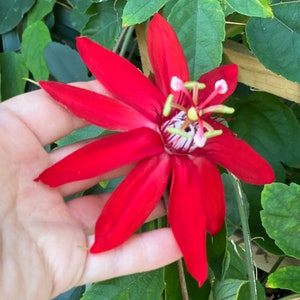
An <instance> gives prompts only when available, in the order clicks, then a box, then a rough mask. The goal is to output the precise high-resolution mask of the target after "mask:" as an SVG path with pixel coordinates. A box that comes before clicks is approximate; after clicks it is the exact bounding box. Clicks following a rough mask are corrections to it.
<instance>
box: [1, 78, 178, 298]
mask: <svg viewBox="0 0 300 300" xmlns="http://www.w3.org/2000/svg"><path fill="white" fill-rule="evenodd" d="M78 85H79V86H81V87H84V88H87V89H91V90H97V91H98V92H99V90H101V89H102V88H101V86H99V83H96V82H86V83H80V84H78ZM101 92H102V93H103V91H101ZM0 124H1V127H0V128H1V130H0V180H1V184H2V191H1V202H0V226H1V235H0V238H1V261H0V276H1V277H0V290H1V295H2V297H4V298H5V299H24V300H26V299H39V300H42V299H49V298H52V297H55V296H57V295H58V294H60V293H62V292H64V291H66V290H68V289H70V288H71V287H73V286H77V285H81V284H85V283H88V282H95V281H102V280H106V279H109V278H112V277H117V276H122V275H125V274H130V273H136V272H142V271H147V270H151V269H155V268H158V267H160V266H163V265H166V264H168V263H171V262H172V261H174V260H176V259H178V258H179V257H180V255H181V254H180V251H179V249H178V246H177V244H176V242H175V240H174V238H173V235H172V233H171V230H170V229H160V230H155V231H153V232H147V233H143V234H139V235H135V236H133V237H132V238H131V239H130V240H128V241H127V242H126V243H124V244H123V245H121V246H120V247H118V248H115V249H113V250H111V251H107V252H104V253H100V254H96V255H95V254H90V253H89V251H88V250H87V249H88V248H89V247H90V246H91V245H92V243H93V228H94V224H95V222H96V219H97V218H98V216H99V214H100V212H101V209H102V207H103V205H104V204H105V201H106V200H107V199H108V197H109V194H104V195H90V196H84V197H79V198H76V199H74V200H72V201H69V202H67V203H65V202H64V201H63V197H64V196H67V195H70V194H74V193H75V192H78V191H81V190H84V189H86V188H87V187H89V186H92V185H93V184H95V183H96V182H97V181H99V180H107V179H112V178H114V177H117V176H120V175H124V174H126V173H127V172H128V170H129V169H130V166H127V167H125V168H122V169H119V170H116V171H113V172H110V173H109V174H105V176H102V177H99V178H96V179H93V180H85V181H81V182H76V183H70V184H66V185H64V186H62V187H60V188H56V189H53V188H49V187H48V186H46V185H44V184H42V183H38V182H34V181H33V179H34V178H35V177H36V176H37V175H38V174H39V173H40V172H41V171H42V170H44V169H45V168H47V167H49V166H50V165H51V164H52V163H54V162H55V161H58V160H59V159H61V158H62V157H63V156H65V155H66V154H68V153H70V152H72V151H74V149H76V148H78V147H79V145H71V146H67V147H64V148H62V149H59V150H56V151H54V152H52V153H50V154H49V153H47V152H46V151H45V150H44V146H45V145H47V144H49V143H52V142H54V141H55V140H57V139H59V138H61V137H63V136H65V135H67V134H68V133H70V132H72V131H73V130H74V129H77V128H79V127H82V126H85V125H87V124H86V122H85V121H83V120H80V119H78V118H76V117H75V116H73V115H72V114H71V113H69V112H68V111H67V110H66V109H65V108H63V107H62V106H60V105H59V104H58V103H56V102H55V101H52V100H51V99H50V97H49V96H48V95H47V94H46V93H45V92H43V91H41V90H40V91H35V92H31V93H27V94H23V95H20V96H17V97H15V98H13V99H10V100H7V101H5V102H3V103H1V104H0ZM164 213H165V212H164V207H163V205H162V204H159V206H158V207H157V208H156V209H155V211H154V212H153V213H152V214H151V216H150V219H151V218H152V219H153V218H155V217H158V216H161V215H163V214H164Z"/></svg>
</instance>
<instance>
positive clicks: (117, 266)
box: [79, 228, 181, 284]
mask: <svg viewBox="0 0 300 300" xmlns="http://www.w3.org/2000/svg"><path fill="white" fill-rule="evenodd" d="M92 242H93V237H91V238H90V239H89V243H90V245H89V246H91V244H92ZM180 257H181V252H180V250H179V248H178V245H177V243H176V241H175V239H174V236H173V233H172V231H171V229H170V228H163V229H157V230H153V231H149V232H146V233H142V234H137V235H134V236H133V237H131V238H130V239H129V240H128V241H127V242H125V243H124V244H123V245H121V246H119V247H117V248H115V249H112V250H110V251H106V252H102V253H99V254H89V255H88V257H87V262H86V268H85V271H84V273H83V276H82V278H81V282H79V284H86V283H90V282H97V281H103V280H107V279H110V278H114V277H119V276H124V275H129V274H133V273H139V272H146V271H150V270H154V269H157V268H160V267H163V266H165V265H167V264H170V263H172V262H174V261H176V260H178V259H179V258H180Z"/></svg>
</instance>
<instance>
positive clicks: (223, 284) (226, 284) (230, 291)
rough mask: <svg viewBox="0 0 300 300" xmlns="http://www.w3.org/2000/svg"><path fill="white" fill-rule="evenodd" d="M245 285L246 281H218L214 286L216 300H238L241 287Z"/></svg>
mask: <svg viewBox="0 0 300 300" xmlns="http://www.w3.org/2000/svg"><path fill="white" fill-rule="evenodd" d="M243 283H245V281H244V280H237V279H226V280H224V281H218V280H216V281H215V283H214V285H213V295H214V298H213V299H214V300H224V299H226V300H236V294H237V292H238V289H239V288H240V286H241V285H242V284H243Z"/></svg>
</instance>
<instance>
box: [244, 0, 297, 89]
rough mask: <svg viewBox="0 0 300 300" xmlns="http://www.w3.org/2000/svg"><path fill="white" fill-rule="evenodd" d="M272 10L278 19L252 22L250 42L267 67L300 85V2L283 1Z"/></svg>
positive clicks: (259, 19) (256, 19) (249, 23)
mask: <svg viewBox="0 0 300 300" xmlns="http://www.w3.org/2000/svg"><path fill="white" fill-rule="evenodd" d="M273 2H274V1H273ZM276 2H278V1H276ZM272 8H273V12H274V18H271V19H263V18H251V19H250V20H249V22H248V23H247V26H246V33H247V38H248V43H249V45H250V48H251V50H252V51H253V53H254V54H255V56H256V57H257V58H258V59H259V60H260V61H261V63H262V64H264V65H265V67H266V68H268V69H270V70H271V71H273V72H274V73H276V74H280V75H282V76H284V77H286V78H287V79H289V80H292V81H296V82H299V83H300V72H299V69H300V53H299V51H298V50H299V48H300V34H299V33H300V23H299V19H300V2H299V1H287V0H285V1H280V2H278V3H276V5H275V4H273V6H272Z"/></svg>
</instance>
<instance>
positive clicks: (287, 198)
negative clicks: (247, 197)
mask: <svg viewBox="0 0 300 300" xmlns="http://www.w3.org/2000/svg"><path fill="white" fill-rule="evenodd" d="M299 198H300V186H299V185H297V184H294V183H291V184H290V186H288V185H285V184H283V183H273V184H270V185H266V186H265V187H264V190H263V192H262V207H263V210H262V211H261V219H262V224H263V226H264V228H265V229H266V231H267V233H268V235H269V236H270V237H271V238H273V239H274V240H275V243H276V244H277V245H278V247H279V248H280V249H281V250H282V251H283V252H284V253H285V254H286V255H289V256H293V257H295V258H298V259H300V244H299V241H300V230H299V228H300V219H299V215H300V201H299Z"/></svg>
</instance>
